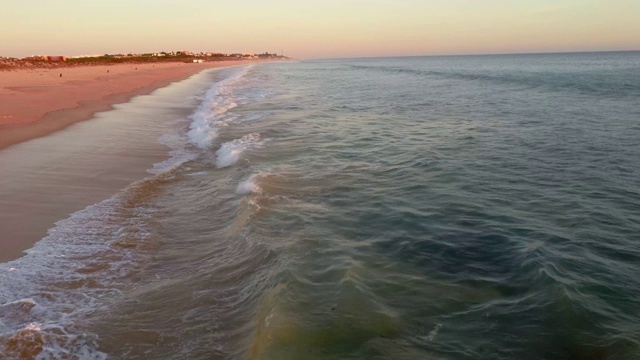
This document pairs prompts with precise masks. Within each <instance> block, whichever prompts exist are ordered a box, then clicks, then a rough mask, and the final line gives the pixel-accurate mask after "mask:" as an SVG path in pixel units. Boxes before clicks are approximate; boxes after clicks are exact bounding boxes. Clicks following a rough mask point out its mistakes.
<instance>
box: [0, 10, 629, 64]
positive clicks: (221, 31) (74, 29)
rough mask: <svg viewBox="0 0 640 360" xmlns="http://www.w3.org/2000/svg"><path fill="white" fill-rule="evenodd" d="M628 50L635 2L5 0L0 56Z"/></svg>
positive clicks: (0, 14) (0, 17) (0, 23)
mask: <svg viewBox="0 0 640 360" xmlns="http://www.w3.org/2000/svg"><path fill="white" fill-rule="evenodd" d="M169 50H191V51H218V52H223V53H232V52H264V51H268V52H278V53H280V52H281V51H282V50H284V53H285V55H289V56H293V57H297V58H319V57H322V58H326V57H353V56H393V55H435V54H477V53H519V52H556V51H600V50H640V0H343V1H337V0H324V1H307V0H295V1H294V0H233V1H217V0H109V1H101V0H93V1H84V0H55V1H47V0H7V1H4V2H3V4H2V11H1V12H0V56H14V57H23V56H28V55H34V54H49V55H54V54H60V55H82V54H104V53H129V52H152V51H169Z"/></svg>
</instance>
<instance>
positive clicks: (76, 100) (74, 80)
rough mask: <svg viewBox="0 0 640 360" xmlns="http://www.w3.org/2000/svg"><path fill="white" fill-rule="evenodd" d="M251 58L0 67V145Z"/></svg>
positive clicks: (43, 133)
mask: <svg viewBox="0 0 640 360" xmlns="http://www.w3.org/2000/svg"><path fill="white" fill-rule="evenodd" d="M255 62H258V61H256V60H238V61H233V62H231V61H218V62H208V63H183V62H173V63H150V64H135V63H134V64H128V63H127V64H113V65H87V66H75V67H68V68H51V69H49V68H46V69H42V68H39V69H17V70H15V71H4V72H1V73H0V150H2V149H5V148H8V147H10V146H12V145H16V144H19V143H22V142H25V141H28V140H32V139H36V138H39V137H43V136H46V135H49V134H51V133H54V132H56V131H59V130H62V129H65V128H67V127H69V126H71V125H73V124H75V123H78V122H81V121H85V120H89V119H91V118H92V116H93V115H94V114H96V113H98V112H101V111H107V110H110V109H113V106H114V105H116V104H120V103H125V102H128V101H129V100H131V99H132V98H133V97H135V96H138V95H146V94H150V93H151V92H153V91H155V90H157V89H159V88H163V87H165V86H168V85H169V84H171V83H173V82H176V81H180V80H184V79H186V78H188V77H190V76H192V75H194V74H197V73H199V72H200V71H202V70H205V69H210V68H220V67H230V66H236V65H242V64H247V63H255ZM60 74H61V75H62V76H60Z"/></svg>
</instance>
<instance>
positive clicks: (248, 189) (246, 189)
mask: <svg viewBox="0 0 640 360" xmlns="http://www.w3.org/2000/svg"><path fill="white" fill-rule="evenodd" d="M260 193H262V189H261V188H260V186H259V185H258V184H257V183H256V175H251V176H250V177H249V178H248V179H247V180H245V181H242V182H240V183H239V184H238V187H237V188H236V194H238V195H249V194H260Z"/></svg>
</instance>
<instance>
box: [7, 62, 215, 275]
mask: <svg viewBox="0 0 640 360" xmlns="http://www.w3.org/2000/svg"><path fill="white" fill-rule="evenodd" d="M196 72H197V73H196V74H195V75H193V76H185V77H186V79H183V80H179V81H173V82H171V83H169V84H168V85H167V86H164V87H161V88H158V89H157V91H154V89H153V88H154V87H157V86H160V85H162V83H165V82H169V80H168V79H163V80H162V81H160V82H153V83H151V84H148V86H146V87H143V88H140V89H138V90H136V91H134V92H128V93H122V94H113V95H110V96H108V97H107V98H104V99H101V100H100V101H94V102H93V103H92V104H83V107H82V108H80V109H69V111H71V112H75V114H74V116H76V117H78V118H80V120H79V121H76V122H71V123H70V124H69V125H72V124H73V125H74V126H69V127H68V128H67V129H65V130H64V131H56V132H51V133H47V134H46V136H42V137H40V138H37V139H34V140H36V141H26V142H23V143H21V144H20V145H18V146H10V147H8V148H6V149H3V150H0V169H3V170H4V172H3V176H2V177H0V229H2V236H0V262H2V263H4V262H7V261H12V260H15V259H18V258H21V257H23V256H24V255H26V254H27V253H28V252H29V249H32V248H33V246H34V244H36V243H37V242H39V241H40V240H43V239H44V238H46V237H47V236H49V235H52V234H54V235H53V236H55V234H56V233H60V231H62V232H64V226H62V227H61V228H58V229H57V231H56V230H55V229H56V224H57V223H58V222H59V221H61V220H64V219H69V218H70V217H71V216H72V215H73V214H75V213H76V212H78V211H81V210H84V209H87V207H88V206H91V205H94V204H99V203H101V202H103V201H105V200H106V199H110V198H112V197H113V196H115V195H117V194H119V193H120V192H121V191H123V189H127V188H128V187H129V186H130V185H131V184H134V183H135V182H137V181H139V180H143V179H145V178H147V177H148V176H150V175H149V169H153V168H154V166H155V165H156V164H161V163H162V162H164V161H166V160H167V159H169V158H170V157H171V155H170V150H171V148H170V147H169V146H167V145H166V144H163V143H162V142H160V141H158V139H159V138H161V137H162V136H163V135H166V134H167V133H171V131H172V130H173V129H174V127H175V126H176V121H180V119H185V121H186V116H188V114H191V113H192V112H193V109H195V107H196V106H198V104H199V99H198V98H197V94H201V93H203V92H204V91H206V89H208V88H209V87H210V86H211V80H212V79H214V78H215V75H214V74H213V73H211V72H209V71H202V70H200V71H196ZM142 92H147V93H148V94H146V95H138V96H134V95H135V94H140V93H142ZM132 96H133V98H131V99H129V100H128V101H126V100H127V98H129V97H132ZM109 101H110V102H112V103H113V104H109V103H107V102H109ZM115 104H117V105H115ZM87 105H89V106H87ZM114 105H115V106H114ZM100 106H104V107H106V108H109V107H113V109H111V110H108V111H101V112H98V113H95V114H93V115H90V114H91V113H92V112H93V111H94V110H95V109H96V108H97V107H100ZM69 111H67V110H61V111H58V112H57V113H56V114H55V115H56V116H60V117H61V119H62V120H63V121H64V116H65V114H66V113H69ZM83 113H84V114H86V115H89V116H88V117H83V116H82V114H83ZM85 119H89V120H91V121H83V120H85ZM177 119H178V120H177ZM45 120H50V118H48V117H45ZM72 120H73V119H72ZM54 122H55V121H54ZM45 124H46V122H45ZM56 125H60V124H56ZM36 126H37V125H36ZM25 128H27V129H28V131H31V135H33V134H34V133H33V131H34V127H33V125H30V124H26V125H25ZM46 130H47V129H44V131H46ZM99 206H100V205H99ZM52 229H54V230H53V233H50V231H51V230H52Z"/></svg>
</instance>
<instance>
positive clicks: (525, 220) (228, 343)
mask: <svg viewBox="0 0 640 360" xmlns="http://www.w3.org/2000/svg"><path fill="white" fill-rule="evenodd" d="M188 81H191V83H186V84H187V85H183V88H182V90H181V92H179V95H180V97H181V98H180V99H178V98H177V97H178V96H177V95H176V96H174V98H175V99H174V100H175V101H176V102H178V103H180V106H178V105H176V103H175V102H171V101H169V100H166V99H168V97H167V94H166V93H162V92H159V93H158V92H156V93H154V94H151V95H149V96H148V97H146V99H148V102H147V103H146V105H145V104H138V105H136V104H135V102H134V104H133V105H131V106H133V110H130V111H132V112H133V113H134V114H135V115H136V116H133V117H132V120H131V121H132V122H135V121H137V120H136V119H140V120H139V121H147V122H146V123H145V124H146V125H145V126H144V127H143V128H142V129H141V130H139V131H138V132H136V134H137V133H140V132H145V129H153V130H149V131H148V132H147V137H152V138H151V141H153V142H156V143H158V145H159V146H161V148H162V149H163V150H162V151H163V154H164V155H163V159H162V160H161V161H158V162H156V163H155V164H153V165H150V166H148V167H147V168H146V170H147V173H146V175H144V176H143V179H142V180H138V181H134V182H132V183H130V184H126V185H125V186H123V187H122V188H121V189H120V190H119V191H116V192H115V193H113V194H109V195H108V196H106V197H104V200H102V199H101V200H100V201H99V202H97V203H96V204H94V205H91V206H89V207H87V208H85V209H82V210H80V211H77V212H74V213H72V214H70V215H69V216H68V217H67V218H66V219H63V220H60V221H58V222H57V223H55V225H54V226H53V227H51V228H50V229H49V230H48V234H47V236H46V237H44V238H43V239H42V240H40V241H38V242H37V243H36V244H35V246H34V247H33V248H31V249H29V250H27V254H26V255H25V256H23V257H21V258H18V259H14V260H11V261H8V262H4V263H0V353H2V354H3V355H0V359H20V358H24V359H31V358H37V359H433V360H457V359H460V360H466V359H469V360H471V359H474V360H477V359H519V360H529V359H530V360H534V359H540V360H542V359H565V360H578V359H581V360H582V359H589V360H603V359H621V360H622V359H640V181H638V179H640V53H639V52H619V53H574V54H535V55H534V54H532V55H499V56H459V57H406V58H370V59H369V58H367V59H339V60H318V61H297V62H296V61H291V62H278V63H261V64H255V65H247V66H239V67H231V68H223V69H213V70H208V71H205V72H203V73H201V74H199V75H196V76H195V77H194V78H192V79H190V80H188ZM189 84H191V85H189ZM171 86H180V84H177V85H176V84H174V85H171ZM184 86H187V87H186V90H185V89H184ZM159 96H164V97H165V98H166V99H165V100H162V101H160V100H157V101H152V100H153V99H159V98H158V97H159ZM185 99H187V100H185ZM149 101H150V102H149ZM149 104H152V105H153V106H150V105H149ZM143 105H144V106H143ZM136 106H137V107H136ZM145 106H146V107H145ZM151 107H152V108H153V109H152V110H149V108H151ZM176 107H180V110H179V111H178V110H176ZM114 111H117V109H116V110H114ZM151 111H152V112H151ZM151 113H153V114H156V115H153V116H151V115H149V114H151ZM163 113H168V114H173V115H171V116H165V117H162V116H161V114H163ZM116 114H117V113H116ZM112 117H114V116H112ZM115 117H116V118H117V116H115ZM143 119H146V120H143ZM92 121H93V120H92ZM102 121H107V120H105V119H103V120H102ZM109 121H112V120H109ZM113 121H116V120H113ZM87 123H91V121H89V122H87ZM86 126H90V125H86ZM127 126H129V125H127ZM159 129H160V130H161V131H160V130H159ZM61 133H62V132H61ZM55 135H56V134H54V135H52V136H55ZM118 138H119V139H123V140H121V141H123V143H126V144H128V147H127V149H126V153H127V154H136V153H139V152H140V151H142V150H141V149H140V148H138V147H136V146H137V145H136V144H137V142H136V141H133V140H131V139H128V138H127V135H126V133H123V134H120V136H119V137H118ZM114 141H115V140H114ZM127 141H128V142H127ZM87 146H92V145H91V144H87ZM143 150H144V149H143ZM143 170H145V169H143Z"/></svg>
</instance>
